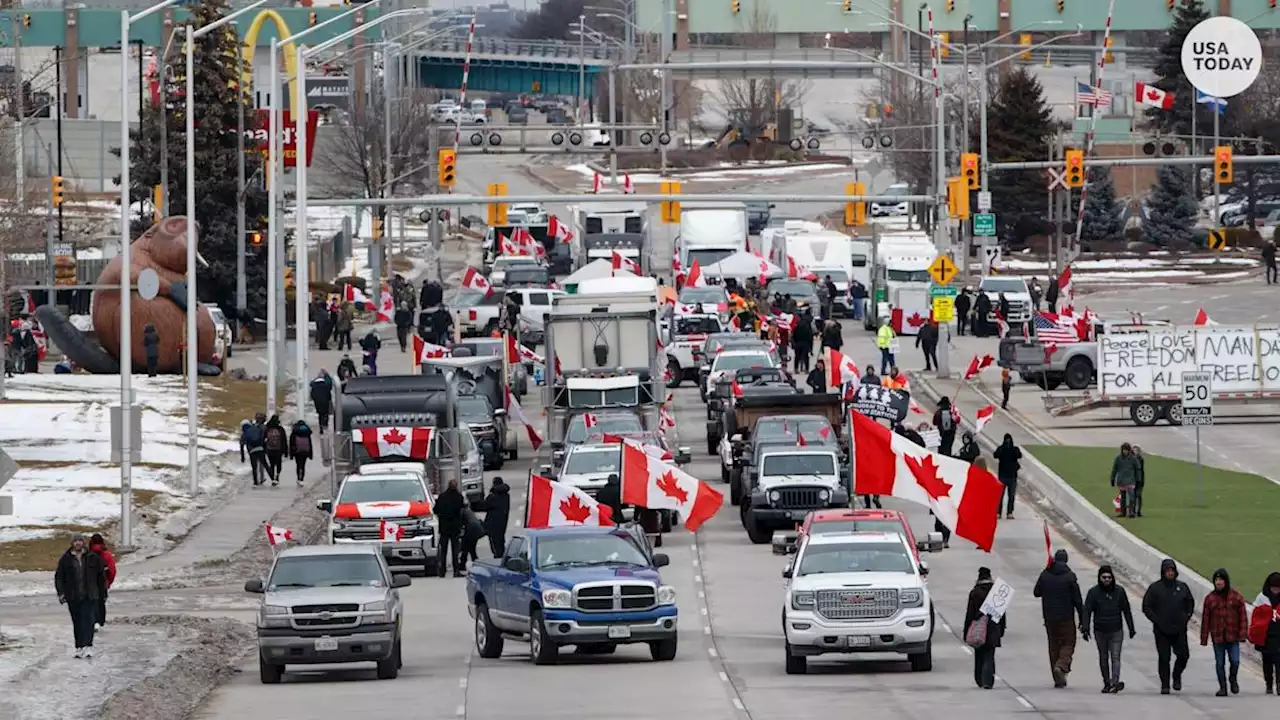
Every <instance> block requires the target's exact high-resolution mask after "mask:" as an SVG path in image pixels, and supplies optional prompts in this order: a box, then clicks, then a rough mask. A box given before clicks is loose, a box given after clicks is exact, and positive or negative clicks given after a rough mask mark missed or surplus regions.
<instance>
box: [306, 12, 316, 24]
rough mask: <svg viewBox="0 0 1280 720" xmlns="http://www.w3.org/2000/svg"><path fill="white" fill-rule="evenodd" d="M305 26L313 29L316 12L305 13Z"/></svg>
mask: <svg viewBox="0 0 1280 720" xmlns="http://www.w3.org/2000/svg"><path fill="white" fill-rule="evenodd" d="M307 25H310V26H311V27H315V25H316V12H315V11H314V10H313V11H311V12H309V13H307Z"/></svg>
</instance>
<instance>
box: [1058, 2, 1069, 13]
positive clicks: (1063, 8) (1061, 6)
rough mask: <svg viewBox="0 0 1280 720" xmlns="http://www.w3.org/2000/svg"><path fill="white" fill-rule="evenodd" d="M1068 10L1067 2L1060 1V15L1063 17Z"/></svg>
mask: <svg viewBox="0 0 1280 720" xmlns="http://www.w3.org/2000/svg"><path fill="white" fill-rule="evenodd" d="M1066 9H1067V0H1058V14H1059V15H1061V14H1062V13H1063V12H1065V11H1066Z"/></svg>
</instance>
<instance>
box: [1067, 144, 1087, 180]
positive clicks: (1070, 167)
mask: <svg viewBox="0 0 1280 720" xmlns="http://www.w3.org/2000/svg"><path fill="white" fill-rule="evenodd" d="M1066 161H1067V173H1066V185H1067V187H1069V188H1082V187H1084V151H1082V150H1068V151H1067V152H1066Z"/></svg>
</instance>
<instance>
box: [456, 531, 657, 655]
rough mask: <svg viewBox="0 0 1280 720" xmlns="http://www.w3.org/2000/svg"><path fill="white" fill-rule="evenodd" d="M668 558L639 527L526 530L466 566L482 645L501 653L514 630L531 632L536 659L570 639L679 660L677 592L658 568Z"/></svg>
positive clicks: (585, 649)
mask: <svg viewBox="0 0 1280 720" xmlns="http://www.w3.org/2000/svg"><path fill="white" fill-rule="evenodd" d="M669 563H670V560H669V559H668V558H667V556H666V555H663V554H662V553H653V552H651V551H650V549H649V545H648V543H647V541H646V540H645V538H644V535H643V534H642V533H641V531H640V530H639V529H638V528H636V529H632V527H631V526H622V527H556V528H545V529H541V530H525V531H524V532H522V533H521V534H519V535H516V536H515V537H513V538H511V539H510V540H509V541H508V542H507V548H506V550H505V551H504V552H503V554H502V557H501V558H499V559H497V560H493V561H485V560H478V561H476V562H474V563H472V564H471V568H470V570H469V571H468V573H467V611H468V613H469V614H470V615H471V617H472V619H473V620H474V622H475V643H476V652H477V653H478V654H479V655H480V657H482V658H489V659H493V658H498V657H501V656H502V647H503V644H504V641H505V640H506V639H507V638H509V637H511V638H520V639H525V638H527V639H528V642H529V656H530V659H531V660H532V661H533V663H534V664H535V665H550V664H552V663H554V662H555V661H556V658H557V657H558V655H559V651H560V648H561V647H562V646H565V645H573V646H575V647H576V648H577V651H578V653H580V654H602V655H603V654H608V653H612V652H613V651H614V650H616V649H617V646H618V645H624V644H636V643H645V644H647V645H648V646H649V654H650V656H651V657H652V658H653V659H654V660H655V661H669V660H674V659H675V656H676V632H677V631H676V625H677V611H676V591H675V589H674V588H672V587H670V586H667V585H663V584H662V577H661V576H660V575H659V574H658V568H661V567H664V566H666V565H668V564H669Z"/></svg>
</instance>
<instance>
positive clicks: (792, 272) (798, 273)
mask: <svg viewBox="0 0 1280 720" xmlns="http://www.w3.org/2000/svg"><path fill="white" fill-rule="evenodd" d="M787 277H789V278H792V279H795V278H799V279H801V280H817V279H818V276H817V275H815V274H813V273H812V272H810V271H809V269H808V268H806V267H805V266H803V265H801V264H800V263H798V262H796V261H795V259H793V258H792V257H791V256H790V255H788V256H787Z"/></svg>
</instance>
